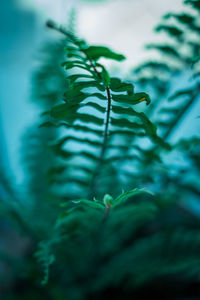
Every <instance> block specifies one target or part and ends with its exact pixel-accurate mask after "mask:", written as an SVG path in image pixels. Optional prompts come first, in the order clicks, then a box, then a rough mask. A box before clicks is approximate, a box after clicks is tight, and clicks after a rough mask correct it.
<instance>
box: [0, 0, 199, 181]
mask: <svg viewBox="0 0 200 300" xmlns="http://www.w3.org/2000/svg"><path fill="white" fill-rule="evenodd" d="M0 7H1V10H0V14H1V18H0V23H1V24H0V32H1V44H0V65H1V68H0V91H1V92H0V98H1V101H0V105H1V107H0V108H1V110H0V111H1V115H0V132H1V153H2V155H1V159H2V160H3V161H4V164H5V165H6V168H7V170H9V169H12V171H13V174H14V177H15V180H16V183H21V182H22V180H23V168H22V166H21V163H20V146H21V137H22V134H23V133H24V131H25V129H26V128H27V127H28V126H29V125H31V124H32V123H33V122H34V121H35V120H36V119H37V118H38V107H37V106H36V105H34V103H31V101H30V91H31V79H32V71H33V70H34V67H35V65H36V64H37V61H38V56H39V54H38V53H39V50H40V48H41V46H42V45H43V44H44V43H45V41H47V40H49V39H51V38H52V36H53V35H57V33H54V32H53V33H52V32H49V30H48V29H47V28H46V27H45V22H46V20H47V19H49V18H50V19H53V20H55V21H57V22H58V23H62V24H66V23H67V20H68V16H69V13H70V11H71V10H72V9H75V12H76V30H77V33H78V34H79V35H80V36H81V37H83V38H85V39H86V40H87V41H88V42H90V43H94V44H95V43H96V44H104V45H107V46H109V47H111V48H113V49H115V50H116V49H117V50H118V51H119V52H121V53H123V54H124V55H125V56H126V58H127V59H126V60H125V61H124V62H122V63H120V64H118V66H117V69H116V71H117V72H120V73H121V74H124V76H125V75H126V73H128V72H129V70H130V69H131V68H133V67H134V66H136V65H137V64H138V63H139V62H141V61H142V60H143V59H144V58H147V57H148V53H147V52H146V51H145V49H144V45H145V44H147V43H149V42H151V41H162V39H163V36H162V35H155V33H154V32H153V30H152V29H153V28H154V27H155V25H156V24H157V23H158V20H159V19H160V18H161V16H162V15H163V14H165V13H166V12H168V11H170V10H171V9H172V8H173V11H175V12H176V11H181V10H182V1H181V0H176V1H174V0H163V1H160V0H107V1H106V0H104V1H103V0H99V1H98V0H57V1H56V2H55V1H53V0H3V1H1V4H0ZM115 66H116V63H115ZM193 117H194V114H192V119H193V123H192V125H191V121H190V120H189V121H188V123H187V124H185V125H184V132H185V130H186V131H188V124H190V127H189V134H191V131H192V130H194V132H196V130H198V128H197V127H198V125H197V124H198V120H197V121H196V119H195V118H193Z"/></svg>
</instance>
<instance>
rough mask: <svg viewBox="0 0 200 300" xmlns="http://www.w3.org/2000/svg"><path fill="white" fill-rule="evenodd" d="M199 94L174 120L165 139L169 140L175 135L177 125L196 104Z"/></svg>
mask: <svg viewBox="0 0 200 300" xmlns="http://www.w3.org/2000/svg"><path fill="white" fill-rule="evenodd" d="M197 96H198V93H196V94H194V95H193V97H192V98H191V99H190V101H188V103H187V104H186V105H185V106H184V107H183V109H182V110H180V112H179V113H178V115H177V117H176V118H175V119H174V121H173V122H172V123H171V124H170V127H169V128H168V130H167V132H166V133H165V134H164V136H163V139H164V140H167V139H168V138H169V137H170V136H171V135H172V133H173V131H174V129H176V127H177V124H178V123H179V122H180V121H181V120H182V118H183V117H184V115H185V114H186V112H187V111H188V109H190V108H191V106H193V105H194V104H195V102H196V101H195V100H197V99H198V97H197ZM195 98H196V99H195Z"/></svg>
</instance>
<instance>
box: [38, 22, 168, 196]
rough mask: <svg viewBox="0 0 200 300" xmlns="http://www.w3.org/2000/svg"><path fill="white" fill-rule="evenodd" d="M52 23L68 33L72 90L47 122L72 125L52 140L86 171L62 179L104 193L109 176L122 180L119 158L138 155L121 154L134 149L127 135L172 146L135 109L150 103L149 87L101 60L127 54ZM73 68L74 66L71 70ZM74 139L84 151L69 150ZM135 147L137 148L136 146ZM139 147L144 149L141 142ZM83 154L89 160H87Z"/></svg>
mask: <svg viewBox="0 0 200 300" xmlns="http://www.w3.org/2000/svg"><path fill="white" fill-rule="evenodd" d="M47 25H48V26H49V27H50V28H53V29H55V30H57V31H60V32H61V33H63V34H64V35H65V36H66V37H67V38H68V45H67V47H66V53H67V61H65V62H64V63H63V67H64V68H65V69H66V70H67V71H68V75H67V79H68V89H67V91H66V92H65V94H64V101H65V103H64V104H60V105H57V106H55V107H53V108H52V109H51V110H50V111H49V112H46V113H45V114H48V115H49V121H48V122H45V123H44V124H42V126H52V125H55V126H64V127H66V128H68V130H67V131H66V133H68V134H67V135H65V136H64V137H62V138H61V139H59V140H58V141H57V143H55V144H54V145H52V148H53V149H54V151H55V153H56V154H57V155H59V156H61V157H62V158H64V159H65V163H64V164H65V165H66V161H68V162H69V163H67V167H68V168H69V167H70V166H71V168H73V169H75V170H76V171H77V172H78V169H79V170H80V171H81V172H82V175H81V176H80V177H78V176H77V175H73V174H74V172H73V171H72V172H71V174H70V172H69V171H68V176H70V175H71V176H70V177H67V178H65V176H64V175H63V173H62V180H61V182H63V181H64V182H68V183H70V185H71V183H72V182H75V183H76V184H78V185H79V186H80V187H81V188H82V189H81V194H82V195H85V196H86V195H89V198H93V197H94V196H95V195H103V194H105V188H106V189H107V191H108V192H109V178H108V177H109V176H110V175H111V174H112V176H113V175H114V176H115V177H116V180H117V181H118V182H119V179H117V178H119V176H120V170H118V169H117V163H118V162H119V161H120V160H124V159H129V160H132V159H134V158H135V157H136V155H135V154H132V153H130V154H129V153H127V154H126V156H125V155H123V154H122V151H123V150H124V151H125V150H126V149H127V148H130V147H129V145H127V144H125V143H124V136H126V137H127V136H129V137H133V136H137V137H139V138H141V139H142V138H146V137H147V138H148V139H149V140H150V141H151V142H153V143H154V144H157V145H159V146H162V147H166V148H167V147H169V146H168V145H167V144H166V143H165V142H164V141H163V140H162V139H161V138H160V137H159V136H158V135H157V133H156V127H155V125H154V124H153V123H151V121H150V120H149V119H148V118H147V117H146V115H145V114H144V113H143V112H137V111H135V110H134V109H133V105H136V104H139V103H141V102H146V104H147V105H148V104H149V103H150V99H149V96H148V95H147V94H146V93H144V92H139V93H135V92H134V87H133V85H132V84H131V83H128V82H123V81H122V80H120V79H119V78H117V77H111V78H110V76H109V74H108V72H107V70H106V69H105V67H104V66H103V65H102V64H100V63H99V59H100V58H102V57H103V58H107V59H114V60H117V61H121V60H123V59H124V56H123V55H121V54H117V53H115V52H113V51H111V50H110V49H109V48H106V47H100V46H88V45H87V44H86V43H85V41H82V40H79V39H77V38H76V37H75V36H74V35H73V34H71V33H69V32H67V31H66V30H65V29H63V28H62V27H59V26H57V25H56V24H54V23H53V22H48V23H47ZM69 70H75V71H74V73H72V74H69ZM80 71H81V72H80ZM88 124H89V125H90V126H88ZM118 141H119V142H121V143H119V142H118ZM71 142H75V143H76V144H77V147H78V149H79V151H70V147H73V143H71ZM75 143H74V147H75V145H76V144H75ZM66 144H67V145H66ZM65 145H66V147H65ZM68 145H69V146H68ZM87 145H89V146H87ZM132 148H133V149H134V145H133V146H132ZM133 149H132V150H133ZM135 149H136V150H138V152H140V151H142V149H141V148H140V147H139V146H137V145H135ZM132 152H133V151H132ZM83 159H86V160H87V163H84V164H83V162H82V161H83ZM81 160H82V161H81ZM74 162H76V163H78V164H79V166H77V165H75V164H74ZM85 165H87V167H86V166H85ZM60 168H61V165H59V166H58V169H59V170H60ZM72 176H74V177H72ZM104 179H105V180H104ZM58 180H59V179H58ZM103 180H104V181H103ZM112 183H113V178H112ZM119 188H120V186H119ZM122 188H123V186H122V187H121V189H122ZM71 189H72V185H71ZM110 190H113V187H111V188H110ZM117 192H118V190H116V193H117ZM68 194H69V192H68Z"/></svg>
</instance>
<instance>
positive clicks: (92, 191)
mask: <svg viewBox="0 0 200 300" xmlns="http://www.w3.org/2000/svg"><path fill="white" fill-rule="evenodd" d="M46 25H47V27H49V28H51V29H54V30H56V31H59V32H60V33H62V34H64V35H65V36H66V37H67V38H68V39H69V40H71V41H72V42H75V38H74V37H73V35H71V34H70V33H69V32H67V31H66V30H65V29H64V28H63V27H62V26H58V25H57V24H56V23H55V22H54V21H51V20H50V21H47V23H46ZM79 50H80V51H83V49H81V47H79ZM83 53H84V55H85V56H86V58H87V60H88V62H89V63H90V65H91V67H92V69H93V71H94V73H95V74H96V76H97V77H98V78H99V79H100V80H101V81H102V82H103V80H102V77H101V74H100V73H99V72H98V70H97V68H96V66H95V64H94V63H93V61H92V60H91V59H90V57H89V56H88V55H87V54H86V53H85V52H83ZM106 94H107V109H106V121H105V129H104V134H103V141H102V145H101V150H100V155H99V161H98V163H97V166H96V168H95V170H94V174H93V177H92V181H91V185H90V192H89V198H93V197H94V195H95V191H96V185H97V178H98V176H99V173H100V171H101V169H102V165H103V160H104V156H105V151H106V147H107V142H108V133H109V120H110V112H111V99H112V98H111V93H110V88H109V87H108V86H106Z"/></svg>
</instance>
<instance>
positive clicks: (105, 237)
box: [0, 0, 200, 300]
mask: <svg viewBox="0 0 200 300" xmlns="http://www.w3.org/2000/svg"><path fill="white" fill-rule="evenodd" d="M199 15H200V1H199V0H162V1H161V0H56V1H55V0H2V1H1V3H0V33H1V34H0V36H1V43H0V66H1V67H0V135H1V139H0V146H1V152H0V154H1V156H0V240H1V241H0V298H1V293H2V295H3V298H2V299H3V300H4V299H5V300H18V299H20V300H23V299H24V300H27V299H28V300H29V299H30V300H32V299H35V298H37V299H38V300H39V299H41V300H44V299H47V300H54V299H56V300H63V299H64V300H66V299H70V300H71V299H72V300H79V299H80V300H85V299H87V300H88V299H120V300H121V299H123V300H124V299H133V298H134V299H143V298H142V297H141V295H142V293H143V292H144V291H147V292H146V296H145V298H144V299H147V298H149V293H148V291H149V290H148V288H149V287H150V291H151V292H152V291H153V292H152V293H153V294H154V287H155V290H156V291H157V280H156V279H157V278H159V279H160V278H161V279H162V278H163V277H162V276H163V274H165V275H166V277H167V280H165V278H164V281H163V286H164V287H165V288H163V290H165V291H168V290H170V288H172V294H173V292H174V291H173V287H174V286H175V285H176V284H177V286H178V289H177V293H179V292H180V291H181V293H183V294H184V291H183V290H182V287H183V286H184V287H186V288H187V284H188V286H190V284H191V274H192V275H195V276H196V274H200V273H199V270H198V268H199V261H200V260H199V247H200V239H199V224H200V223H199V216H200V205H199V196H200V185H199V176H200V156H199V153H200V138H199V133H200V130H199V120H200V110H199V109H200V102H199V91H200V82H199V78H200V71H199V66H200V65H199V57H200V44H199V41H200V38H199V34H200V30H199V28H200V23H199V22H200V19H199ZM49 19H52V20H54V21H56V22H57V23H58V24H62V25H64V26H66V28H68V29H69V27H70V26H71V27H73V26H74V28H72V29H74V30H75V33H77V36H78V37H80V38H81V39H82V38H83V39H85V40H86V41H87V42H88V43H89V45H93V44H94V45H105V46H107V47H109V48H111V49H112V50H114V51H116V52H117V53H122V54H124V55H125V57H126V60H124V61H122V62H118V61H115V62H112V61H108V62H107V61H106V60H105V59H103V60H102V61H103V63H105V66H106V67H107V68H108V70H109V74H110V75H111V77H112V79H113V77H118V78H121V79H122V80H124V81H125V82H126V83H127V82H128V83H131V84H133V85H134V92H136V93H138V92H145V93H147V94H148V95H150V98H151V105H149V106H147V105H146V103H145V101H143V102H142V103H139V105H137V106H136V107H134V109H135V110H136V113H135V112H134V111H132V110H131V112H132V115H131V114H128V113H127V111H126V109H127V110H128V109H129V108H131V109H132V108H133V105H132V102H131V103H130V102H129V103H128V102H127V103H128V105H127V103H125V105H124V103H120V105H122V107H121V108H123V109H125V111H126V112H124V113H122V112H120V113H119V115H120V118H118V117H119V116H117V117H116V115H117V113H116V111H114V109H113V110H112V112H111V122H110V123H111V130H110V132H111V134H110V135H109V143H110V144H108V153H106V156H105V157H104V160H105V161H104V162H103V164H102V166H101V168H100V169H101V170H100V171H101V172H100V175H99V176H96V173H98V172H96V168H98V166H99V165H98V161H100V162H101V163H102V161H101V157H100V155H99V153H101V150H102V148H103V147H102V131H101V130H102V125H99V124H103V121H104V117H105V115H104V114H105V111H104V110H103V112H102V108H103V109H104V107H101V110H99V111H98V109H96V108H97V107H98V104H99V102H98V101H99V99H97V98H95V97H98V96H95V97H94V96H93V97H94V99H92V100H93V101H96V102H94V103H93V105H95V104H96V108H94V107H95V106H93V108H92V109H94V110H92V109H91V110H90V108H89V109H88V106H87V105H88V103H86V105H84V107H83V110H84V109H85V111H86V112H87V113H88V112H89V114H87V115H86V118H85V121H83V122H82V123H81V122H80V121H82V120H81V119H80V120H79V117H80V116H79V111H78V113H77V112H76V113H77V114H75V113H74V115H75V117H74V115H73V116H72V119H73V117H74V119H73V121H74V120H75V121H74V123H73V125H74V128H73V127H70V126H71V123H70V121H69V120H70V117H71V115H68V117H69V119H67V117H66V116H64V117H63V116H62V111H61V112H60V111H59V113H60V114H61V116H59V117H58V118H57V119H56V117H55V118H54V116H55V115H56V114H54V116H53V113H52V112H54V113H55V111H56V108H55V110H54V106H55V105H58V106H56V107H59V104H61V103H62V104H63V99H64V100H67V96H66V93H67V92H69V95H70V92H71V90H70V88H71V86H70V85H69V83H71V82H70V80H66V78H67V76H68V79H69V75H70V74H71V73H70V72H71V70H70V71H69V73H68V70H67V71H66V70H64V68H63V67H61V62H63V60H65V59H66V53H67V52H66V51H65V50H66V47H68V46H69V44H70V43H69V40H68V39H67V38H64V37H63V36H62V35H61V34H60V33H59V32H56V31H54V30H50V29H49V28H47V27H46V26H45V23H46V21H47V20H49ZM87 50H88V49H87ZM69 52H70V50H69V49H68V55H69ZM74 57H76V56H74ZM68 59H69V57H68ZM100 59H102V58H100ZM72 72H74V70H73V71H72ZM75 73H76V71H75ZM126 83H125V86H126V87H127V85H126ZM66 85H67V86H66ZM73 87H74V86H73ZM129 88H130V85H129ZM80 90H81V89H80ZM80 90H79V92H80ZM111 90H112V91H114V92H116V91H115V89H112V88H111ZM89 92H90V90H89ZM64 93H65V94H64ZM64 95H65V96H64ZM71 95H74V94H73V93H72V94H71ZM143 95H144V94H143ZM145 95H146V94H145ZM148 95H147V97H148ZM115 96H116V95H115ZM123 96H124V95H123ZM126 96H129V95H126ZM131 96H132V95H131ZM64 97H66V98H64ZM68 97H69V96H68ZM70 97H71V96H70ZM104 98H105V97H104ZM113 99H114V96H113ZM86 101H87V99H86ZM66 102H67V101H66ZM68 103H69V102H67V104H68ZM84 104H85V103H84ZM70 105H71V103H70ZM115 105H116V103H114V105H113V107H115ZM126 105H127V106H128V107H125V106H126ZM99 106H101V105H99ZM62 107H63V106H62ZM65 107H66V106H65ZM117 108H118V109H119V106H118V107H117ZM121 108H120V109H121ZM51 109H52V110H51ZM67 109H68V107H67ZM81 109H82V107H81V108H80V110H81ZM95 109H96V111H95ZM115 109H116V107H115ZM48 110H50V113H49V114H48ZM77 110H79V108H78V109H77ZM72 111H73V110H72ZM94 111H95V114H96V115H95V118H96V119H95V118H93V120H94V119H95V120H98V119H99V120H100V123H98V122H97V123H96V124H98V125H96V124H95V121H94V124H93V123H92V121H91V119H92V118H91V114H93V113H94ZM42 112H46V114H45V113H43V114H42ZM129 112H130V110H129ZM138 112H145V115H144V114H140V113H138ZM59 113H58V115H59ZM112 114H113V115H112ZM113 116H114V117H113ZM138 116H139V117H138ZM146 116H147V117H146ZM65 117H66V119H65ZM59 118H60V119H59ZM62 118H63V119H62ZM88 118H90V120H88ZM115 118H116V119H115ZM136 118H138V119H139V121H140V123H137V121H138V119H136ZM135 119H136V120H135ZM113 120H114V121H113ZM116 120H117V121H118V122H119V123H114V122H116ZM141 120H142V121H141ZM144 120H145V121H144ZM149 120H151V122H153V124H155V125H156V126H157V132H156V126H154V125H153V124H152V123H151V122H150V121H149ZM51 121H52V123H53V124H52V123H51ZM63 121H64V122H65V121H66V122H68V121H69V124H70V125H69V124H66V122H65V123H64V125H63ZM54 122H55V123H54ZM57 122H58V123H57ZM59 122H60V123H59ZM84 122H85V124H84ZM112 122H113V123H112ZM120 122H121V123H120ZM145 122H146V123H145ZM61 123H62V124H61ZM41 124H43V126H41ZM45 124H46V125H45ZM77 124H78V125H80V124H81V125H82V127H81V126H77ZM127 124H128V125H127ZM54 125H56V126H54ZM60 125H61V126H60ZM83 125H84V126H83ZM85 125H88V126H85ZM134 125H136V126H135V127H134ZM137 125H138V127H137ZM63 126H64V129H63ZM65 126H66V127H65ZM67 126H68V127H67ZM95 126H96V127H95ZM77 127H78V129H77ZM141 127H142V129H141ZM66 128H69V130H66ZM80 128H81V129H80ZM113 128H114V130H112V129H113ZM116 128H117V129H116ZM127 128H128V129H131V130H132V131H128V129H127ZM115 129H116V132H115ZM121 129H122V130H123V131H120V130H121ZM124 129H125V130H124ZM117 130H119V131H118V132H117ZM140 130H144V131H143V132H141V131H140ZM92 131H93V132H92ZM127 131H128V134H127ZM113 132H114V137H113V135H112V133H113ZM122 132H123V134H122ZM115 134H117V135H115ZM157 134H158V135H159V137H158V136H157ZM63 137H64V141H63V139H62V138H63ZM115 137H117V138H115ZM160 137H161V138H160ZM65 138H66V140H65ZM73 138H74V140H73ZM88 141H89V142H88ZM65 142H66V144H65ZM119 142H120V143H119ZM52 150H53V151H52ZM115 151H116V152H115ZM105 162H106V163H105ZM1 167H2V168H1ZM95 176H96V177H97V179H98V180H97V181H98V182H97V184H96V187H95V188H96V194H95V196H96V195H97V199H98V200H100V201H101V200H102V199H103V197H104V195H105V194H108V193H109V194H110V195H112V196H113V197H114V198H115V196H118V195H119V194H120V193H121V192H122V191H128V190H130V189H134V188H147V189H149V190H150V191H152V192H154V193H155V195H154V197H152V196H150V195H149V194H148V195H146V196H145V195H142V196H140V195H139V196H136V198H134V201H132V200H133V199H132V198H131V201H132V202H131V201H130V202H128V204H127V205H124V206H123V205H122V206H120V207H119V208H117V209H116V210H115V209H114V212H112V214H111V218H110V219H109V222H107V223H106V224H105V228H106V230H103V232H102V234H99V222H102V215H101V212H102V211H99V210H97V209H96V208H94V207H89V208H88V207H87V209H85V207H83V209H80V211H78V212H77V214H76V210H72V214H70V213H68V212H67V209H66V208H65V206H62V205H60V203H61V204H63V201H64V203H66V201H68V202H67V203H70V205H71V204H72V203H73V201H71V200H74V199H80V198H85V199H88V198H87V197H89V199H92V198H93V197H92V196H91V194H89V193H88V191H89V192H90V190H92V188H93V185H94V182H93V181H95V180H93V179H94V178H95ZM98 177H99V178H98ZM89 195H90V196H89ZM102 202H103V201H101V204H102ZM92 203H93V202H92ZM87 204H88V202H87ZM90 204H91V201H90ZM93 204H94V203H93ZM67 205H68V204H67ZM78 208H79V207H78ZM81 208H82V207H81ZM61 213H62V214H61ZM58 216H61V217H59V218H58ZM68 216H69V220H68ZM163 216H164V217H163ZM65 217H66V218H65ZM88 220H89V221H88ZM62 222H63V223H62ZM65 222H66V223H65ZM195 222H196V223H195ZM55 223H56V224H58V225H59V226H60V227H59V226H58V231H57V227H56V229H55ZM62 226H63V227H62ZM183 227H184V230H185V231H186V233H187V234H186V235H185V231H184V230H182V229H183ZM194 228H195V229H198V230H197V231H195V232H193V231H192V230H193V229H194ZM59 230H61V232H63V237H64V238H63V237H62V235H60V232H59ZM190 230H191V231H192V232H190ZM116 233H117V234H116ZM157 233H158V234H157ZM96 236H99V241H98V242H99V243H100V244H99V245H101V247H96ZM185 236H186V238H185ZM54 237H56V238H57V239H56V238H55V241H59V243H55V244H56V245H54ZM66 237H67V239H66ZM74 237H75V238H74ZM51 239H52V240H51ZM141 240H142V242H141ZM169 240H170V242H169V248H167V247H168V241H169ZM44 241H46V243H45V242H44ZM88 241H89V242H88ZM194 241H195V243H194V248H193V250H192V251H191V252H190V253H189V254H188V246H190V245H191V244H193V242H194ZM90 242H91V244H90ZM88 243H89V244H90V247H88ZM49 245H50V246H49ZM52 245H53V246H52ZM69 245H70V246H69ZM179 245H181V246H180V247H179ZM51 246H52V248H55V249H54V251H55V252H53V254H52V255H53V256H52V255H51V251H50V250H51V249H50V248H51ZM166 246H167V247H166ZM80 247H81V253H80ZM97 248H98V249H97ZM49 249H50V250H49ZM99 249H100V250H101V251H99ZM160 249H164V251H160ZM165 249H170V251H165ZM149 251H150V253H151V255H149ZM179 252H180V253H181V254H180V256H179ZM35 253H36V254H35ZM54 254H55V257H56V259H57V261H56V263H55V264H54V265H53V272H51V275H50V282H51V283H50V284H49V285H47V286H45V287H43V286H42V285H41V282H42V280H43V281H45V280H46V282H47V281H48V276H49V274H48V272H49V266H50V265H51V264H52V262H53V260H54ZM163 254H164V255H163ZM188 255H189V256H188ZM36 256H37V257H38V264H37V263H36ZM187 257H189V258H188V260H187ZM138 258H139V259H138ZM179 259H180V260H179ZM185 261H186V262H187V264H185ZM160 264H162V267H160ZM133 265H134V267H132V266H133ZM69 266H70V267H71V269H70V267H69ZM122 266H123V268H122ZM135 266H136V267H135ZM174 266H175V267H174ZM196 266H197V267H196ZM68 267H69V268H68ZM116 270H117V271H116ZM191 270H192V271H191ZM191 272H193V273H191ZM195 272H196V273H195ZM175 273H176V274H175ZM94 274H95V276H94ZM102 274H103V275H102ZM172 274H173V276H172V277H170V276H171V275H172ZM180 274H184V276H185V277H184V278H183V277H181V278H180V277H179V275H180ZM198 276H199V275H198ZM42 278H43V279H42ZM127 278H128V279H129V280H128V281H127ZM138 278H139V279H138ZM152 278H155V282H154V283H155V286H154V283H153V285H152ZM185 278H186V279H187V280H188V281H187V284H186V285H185V281H184V280H185ZM196 278H197V276H196V277H195V278H193V277H192V280H193V281H192V284H196ZM198 278H200V277H198ZM115 279H116V280H118V285H117V284H116V282H117V281H116V282H115ZM174 279H175V280H174ZM182 279H183V281H182ZM91 280H93V283H94V290H91ZM131 280H132V281H131ZM140 280H141V282H140V283H141V289H140V292H141V294H140V292H139V294H137V287H136V290H135V284H136V285H137V283H138V282H139V281H140ZM168 280H169V281H168ZM127 282H128V283H129V284H130V285H129V288H130V298H126V297H124V294H123V293H124V292H125V295H127V294H126V292H127V291H128V289H127V290H125V289H124V290H123V289H122V294H120V293H121V292H120V293H118V292H119V290H118V286H119V287H124V283H127ZM174 283H175V285H174ZM165 284H166V285H165ZM110 286H112V287H113V290H112V291H111V294H110ZM152 286H153V289H152ZM92 287H93V286H92ZM168 288H169V289H168ZM161 292H162V291H161ZM98 293H100V296H99V297H98V298H96V296H97V295H98ZM112 293H114V294H112ZM128 293H129V291H128ZM134 293H136V294H134ZM158 293H159V295H160V287H158ZM118 294H119V298H117V296H118ZM105 295H106V297H104V296H105ZM110 295H111V296H112V297H110ZM113 295H114V296H113ZM115 295H116V298H115ZM133 295H136V298H135V297H133ZM137 295H138V298H137ZM198 295H200V292H199V294H198ZM89 296H91V298H89ZM94 297H95V298H94ZM120 297H121V298H120ZM150 298H151V297H150ZM152 299H157V298H154V297H152ZM159 299H167V300H168V299H170V300H171V299H172V297H171V294H170V295H169V297H168V298H167V297H166V298H163V297H162V296H160V298H159ZM173 299H182V298H179V297H178V298H173ZM184 299H185V298H184ZM186 299H191V298H186ZM195 299H199V298H195Z"/></svg>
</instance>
